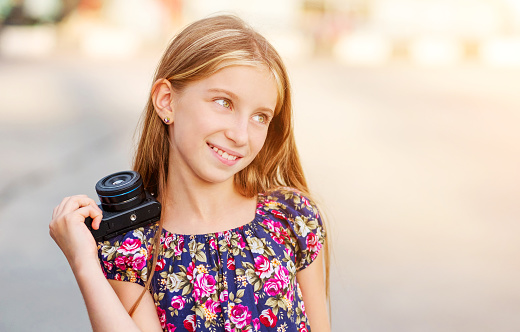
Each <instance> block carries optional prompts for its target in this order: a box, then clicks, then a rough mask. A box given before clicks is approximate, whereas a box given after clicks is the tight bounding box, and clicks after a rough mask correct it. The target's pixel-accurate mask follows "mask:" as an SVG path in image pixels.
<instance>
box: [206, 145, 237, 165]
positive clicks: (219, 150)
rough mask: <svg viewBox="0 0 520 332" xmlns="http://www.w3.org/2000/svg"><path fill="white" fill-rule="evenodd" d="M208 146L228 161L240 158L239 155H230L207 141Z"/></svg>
mask: <svg viewBox="0 0 520 332" xmlns="http://www.w3.org/2000/svg"><path fill="white" fill-rule="evenodd" d="M208 146H209V147H210V148H211V149H212V150H213V151H215V152H216V153H218V155H219V156H221V157H222V158H224V159H226V160H229V161H235V160H237V159H238V158H241V156H235V155H232V154H230V153H228V152H226V151H224V150H221V149H219V148H217V147H216V146H214V145H211V144H209V143H208Z"/></svg>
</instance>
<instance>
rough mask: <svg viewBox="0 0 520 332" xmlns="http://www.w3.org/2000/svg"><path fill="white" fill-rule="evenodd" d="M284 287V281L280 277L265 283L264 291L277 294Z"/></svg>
mask: <svg viewBox="0 0 520 332" xmlns="http://www.w3.org/2000/svg"><path fill="white" fill-rule="evenodd" d="M282 289H283V284H282V281H280V280H278V279H273V278H271V279H269V280H267V281H266V282H265V284H264V291H265V292H266V293H267V295H269V296H276V295H278V294H279V293H280V291H281V290H282Z"/></svg>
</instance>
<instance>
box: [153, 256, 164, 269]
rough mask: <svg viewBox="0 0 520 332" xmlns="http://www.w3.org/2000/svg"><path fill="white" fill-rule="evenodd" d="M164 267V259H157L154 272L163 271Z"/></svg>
mask: <svg viewBox="0 0 520 332" xmlns="http://www.w3.org/2000/svg"><path fill="white" fill-rule="evenodd" d="M165 265H166V260H165V259H164V258H161V259H158V260H157V264H156V265H155V271H161V270H162V269H164V266H165Z"/></svg>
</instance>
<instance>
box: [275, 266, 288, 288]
mask: <svg viewBox="0 0 520 332" xmlns="http://www.w3.org/2000/svg"><path fill="white" fill-rule="evenodd" d="M274 274H275V276H276V279H278V280H280V281H281V282H282V285H283V286H282V288H285V287H287V286H288V285H289V282H290V278H291V276H290V274H289V271H288V270H287V269H286V268H285V267H284V266H282V265H280V266H278V267H277V268H276V269H275V270H274Z"/></svg>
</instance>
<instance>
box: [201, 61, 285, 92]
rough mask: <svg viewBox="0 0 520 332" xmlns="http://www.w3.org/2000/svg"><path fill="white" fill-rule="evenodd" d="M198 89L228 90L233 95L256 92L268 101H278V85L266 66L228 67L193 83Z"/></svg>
mask: <svg viewBox="0 0 520 332" xmlns="http://www.w3.org/2000/svg"><path fill="white" fill-rule="evenodd" d="M194 85H195V86H197V87H198V89H202V90H207V91H214V90H229V92H232V93H233V94H235V95H238V94H251V93H252V92H256V93H257V94H259V95H262V96H264V97H268V99H274V100H277V99H278V90H279V89H278V84H277V82H276V80H275V78H274V75H273V74H272V73H271V71H270V70H269V68H268V67H267V66H244V65H236V66H228V67H225V68H222V69H220V70H219V71H217V72H216V73H214V74H212V75H210V76H208V77H206V78H203V79H201V80H199V81H195V82H194Z"/></svg>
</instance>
